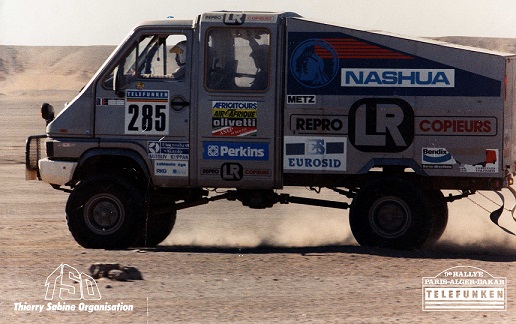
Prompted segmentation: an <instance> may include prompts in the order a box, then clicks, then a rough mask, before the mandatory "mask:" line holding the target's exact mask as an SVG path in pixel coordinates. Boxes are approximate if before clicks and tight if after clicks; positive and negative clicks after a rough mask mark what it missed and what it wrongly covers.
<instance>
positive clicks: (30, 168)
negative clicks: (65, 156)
mask: <svg viewBox="0 0 516 324" xmlns="http://www.w3.org/2000/svg"><path fill="white" fill-rule="evenodd" d="M46 138H47V136H46V135H34V136H30V137H29V138H28V139H27V145H26V149H25V179H26V180H36V179H38V180H41V181H43V182H47V183H50V184H51V185H59V186H63V185H66V184H67V183H68V182H70V180H72V178H73V174H74V172H75V169H76V168H77V165H78V163H77V162H70V161H56V160H50V159H48V158H47V156H52V155H53V153H52V152H48V151H47V150H49V149H51V147H46V145H45V142H46ZM49 153H50V154H49Z"/></svg>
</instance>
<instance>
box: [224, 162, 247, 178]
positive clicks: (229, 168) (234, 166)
mask: <svg viewBox="0 0 516 324" xmlns="http://www.w3.org/2000/svg"><path fill="white" fill-rule="evenodd" d="M220 175H221V177H222V179H223V180H226V181H239V180H242V177H243V176H244V168H243V167H242V164H240V163H229V162H228V163H224V164H222V166H221V167H220Z"/></svg>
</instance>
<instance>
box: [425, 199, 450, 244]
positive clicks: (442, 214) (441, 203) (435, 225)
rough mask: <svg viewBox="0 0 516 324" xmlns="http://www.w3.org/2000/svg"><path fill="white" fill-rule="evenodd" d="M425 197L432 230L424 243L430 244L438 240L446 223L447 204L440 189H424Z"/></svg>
mask: <svg viewBox="0 0 516 324" xmlns="http://www.w3.org/2000/svg"><path fill="white" fill-rule="evenodd" d="M425 197H426V199H427V201H428V202H429V206H430V212H431V213H432V230H431V231H430V234H429V236H428V240H427V241H426V242H425V245H426V246H431V245H433V244H434V243H435V242H437V240H439V238H440V237H441V236H442V235H443V233H444V230H445V229H446V225H448V204H447V202H446V200H444V196H443V194H442V192H441V191H440V190H428V191H425Z"/></svg>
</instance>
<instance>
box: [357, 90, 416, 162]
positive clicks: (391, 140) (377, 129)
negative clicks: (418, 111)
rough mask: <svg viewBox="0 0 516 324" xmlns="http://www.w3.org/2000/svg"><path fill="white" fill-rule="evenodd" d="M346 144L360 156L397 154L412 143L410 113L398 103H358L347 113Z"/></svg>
mask: <svg viewBox="0 0 516 324" xmlns="http://www.w3.org/2000/svg"><path fill="white" fill-rule="evenodd" d="M349 140H350V142H351V144H353V146H354V147H355V148H356V149H357V150H360V151H363V152H401V151H404V150H405V149H407V148H408V147H409V146H410V145H411V144H412V141H413V140H414V110H413V109H412V107H411V106H410V105H409V104H408V103H407V102H406V101H403V100H401V99H396V98H374V99H361V100H359V101H357V102H355V103H354V104H353V106H351V109H350V112H349Z"/></svg>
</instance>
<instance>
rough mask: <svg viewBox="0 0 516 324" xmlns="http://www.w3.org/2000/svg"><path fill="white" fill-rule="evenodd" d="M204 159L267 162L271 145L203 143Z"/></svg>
mask: <svg viewBox="0 0 516 324" xmlns="http://www.w3.org/2000/svg"><path fill="white" fill-rule="evenodd" d="M203 159H205V160H242V161H267V160H269V144H268V143H259V142H253V143H243V142H203Z"/></svg>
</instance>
